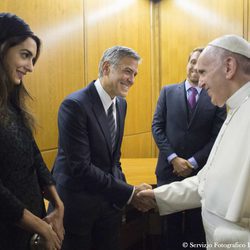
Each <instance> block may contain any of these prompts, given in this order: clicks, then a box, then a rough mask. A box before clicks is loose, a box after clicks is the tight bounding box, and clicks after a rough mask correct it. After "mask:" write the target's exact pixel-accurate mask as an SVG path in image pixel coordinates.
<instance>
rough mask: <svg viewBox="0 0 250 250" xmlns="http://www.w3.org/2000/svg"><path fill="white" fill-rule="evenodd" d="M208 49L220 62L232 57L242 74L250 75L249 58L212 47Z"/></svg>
mask: <svg viewBox="0 0 250 250" xmlns="http://www.w3.org/2000/svg"><path fill="white" fill-rule="evenodd" d="M208 48H209V52H210V53H211V54H212V53H213V55H216V57H217V58H218V57H219V58H221V59H222V60H224V59H226V58H227V57H233V58H234V59H235V60H236V62H237V64H238V67H239V69H240V70H242V72H243V73H245V74H247V75H250V58H248V57H246V56H243V55H241V54H238V53H234V52H231V51H229V50H227V49H224V48H220V47H215V46H212V45H210V46H208Z"/></svg>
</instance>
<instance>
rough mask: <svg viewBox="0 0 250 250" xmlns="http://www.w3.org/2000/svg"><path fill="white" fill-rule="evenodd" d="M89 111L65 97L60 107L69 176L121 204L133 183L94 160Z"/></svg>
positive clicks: (128, 194)
mask: <svg viewBox="0 0 250 250" xmlns="http://www.w3.org/2000/svg"><path fill="white" fill-rule="evenodd" d="M88 119H89V118H88V115H87V111H86V110H85V108H84V107H81V106H80V105H79V104H78V103H77V101H75V100H71V99H66V100H65V101H64V102H63V103H62V105H61V107H60V110H59V115H58V126H59V138H60V147H61V148H62V150H63V151H64V153H65V155H66V160H67V166H68V171H69V175H70V177H72V178H74V181H77V182H78V183H79V185H82V186H84V189H85V190H88V192H91V193H99V194H100V193H102V194H103V195H105V197H106V198H107V199H108V200H110V201H111V202H113V203H114V204H116V205H117V206H118V207H122V206H124V205H125V204H126V202H127V201H128V199H129V197H130V195H131V194H132V191H133V187H132V186H130V185H128V184H126V183H125V182H124V181H122V180H119V179H117V178H115V177H114V176H113V175H112V174H111V173H106V172H104V171H102V169H100V168H98V167H96V166H95V165H94V164H93V162H92V161H91V159H92V156H91V150H90V143H91V142H90V141H89V135H88V133H89V126H91V124H89V121H88Z"/></svg>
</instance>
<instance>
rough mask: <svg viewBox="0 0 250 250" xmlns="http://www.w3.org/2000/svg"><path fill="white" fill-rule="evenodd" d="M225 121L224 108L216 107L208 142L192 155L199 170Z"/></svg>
mask: <svg viewBox="0 0 250 250" xmlns="http://www.w3.org/2000/svg"><path fill="white" fill-rule="evenodd" d="M225 119H226V107H225V106H224V107H222V108H218V107H216V111H215V115H214V119H213V126H212V130H211V137H210V140H209V142H208V143H207V144H206V145H205V146H204V147H203V148H202V149H201V150H200V151H198V152H196V153H195V154H194V158H195V160H196V161H197V163H198V165H199V168H200V167H202V166H204V165H205V164H206V161H207V158H208V156H209V153H210V151H211V149H212V147H213V145H214V142H215V140H216V137H217V135H218V133H219V131H220V129H221V126H222V124H223V123H224V121H225Z"/></svg>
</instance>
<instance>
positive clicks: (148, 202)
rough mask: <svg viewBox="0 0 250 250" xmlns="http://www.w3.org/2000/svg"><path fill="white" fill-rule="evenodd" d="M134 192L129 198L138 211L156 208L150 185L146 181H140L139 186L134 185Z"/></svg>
mask: <svg viewBox="0 0 250 250" xmlns="http://www.w3.org/2000/svg"><path fill="white" fill-rule="evenodd" d="M134 188H135V189H134V194H133V197H132V200H131V204H132V205H133V206H134V207H135V208H137V209H138V210H139V211H142V212H147V211H148V210H150V209H152V208H156V206H157V205H156V201H155V196H154V191H153V190H152V186H150V185H149V184H146V183H142V184H140V185H139V186H135V187H134Z"/></svg>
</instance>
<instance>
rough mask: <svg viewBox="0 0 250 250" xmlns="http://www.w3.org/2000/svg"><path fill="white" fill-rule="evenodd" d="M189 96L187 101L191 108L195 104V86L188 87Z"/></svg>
mask: <svg viewBox="0 0 250 250" xmlns="http://www.w3.org/2000/svg"><path fill="white" fill-rule="evenodd" d="M189 92H190V93H189V96H188V103H189V106H190V108H191V109H193V108H194V107H195V105H196V95H197V89H196V88H193V87H191V88H189Z"/></svg>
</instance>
